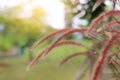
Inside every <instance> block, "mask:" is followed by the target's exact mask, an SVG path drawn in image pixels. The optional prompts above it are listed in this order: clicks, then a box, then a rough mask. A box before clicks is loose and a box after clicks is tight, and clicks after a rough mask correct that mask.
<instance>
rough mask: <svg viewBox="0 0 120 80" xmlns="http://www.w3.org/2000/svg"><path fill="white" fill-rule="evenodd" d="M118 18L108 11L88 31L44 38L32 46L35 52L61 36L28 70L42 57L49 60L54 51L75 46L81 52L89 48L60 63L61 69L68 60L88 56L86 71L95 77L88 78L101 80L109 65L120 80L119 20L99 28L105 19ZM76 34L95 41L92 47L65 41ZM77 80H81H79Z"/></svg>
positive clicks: (80, 30) (85, 29)
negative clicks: (44, 43) (81, 49)
mask: <svg viewBox="0 0 120 80" xmlns="http://www.w3.org/2000/svg"><path fill="white" fill-rule="evenodd" d="M98 2H100V3H98ZM102 2H103V0H98V1H97V2H96V3H95V5H94V7H93V10H95V9H96V8H97V7H98V6H99V5H100V4H101V3H102ZM116 15H120V11H119V10H111V11H107V12H104V13H102V14H100V15H99V16H98V17H96V18H95V19H94V20H93V21H92V23H91V25H90V26H89V27H88V29H87V28H78V29H74V28H66V29H62V30H58V31H55V32H53V33H50V34H48V35H47V36H45V37H43V38H42V39H41V40H39V41H38V42H37V43H36V44H35V45H34V46H33V48H32V49H35V48H36V47H38V46H39V45H41V44H42V43H43V42H44V41H46V40H48V39H50V38H52V37H54V36H55V35H57V34H60V36H59V37H58V38H56V40H55V41H53V42H52V43H51V44H50V45H48V46H47V47H46V48H44V49H43V50H42V51H40V52H39V54H38V55H37V56H36V57H35V58H34V59H33V60H32V62H31V63H30V64H29V65H28V68H27V70H29V69H30V68H31V67H32V66H33V65H34V64H35V63H36V62H38V60H39V59H40V58H41V57H43V56H46V55H47V54H48V53H49V52H50V51H51V50H53V49H54V48H56V47H59V46H64V45H65V46H67V45H72V46H78V47H80V48H81V47H84V48H86V51H85V52H74V53H73V54H70V55H69V56H67V57H65V58H64V59H63V60H62V61H61V62H60V63H59V66H60V65H62V64H64V63H66V62H67V61H68V60H70V59H72V58H74V57H76V56H81V55H83V56H86V58H87V60H90V61H89V63H90V65H88V66H87V67H90V71H92V74H89V75H90V76H91V80H101V79H102V78H101V76H102V75H101V74H102V73H104V72H103V68H105V66H106V65H108V66H109V68H110V69H111V71H112V73H113V74H115V76H114V78H115V79H120V77H119V76H120V74H118V73H120V71H119V69H118V67H120V63H119V62H118V60H120V58H119V53H120V50H119V49H120V47H119V46H120V41H119V39H120V27H119V25H120V20H117V19H116V18H114V20H112V21H108V22H106V24H103V25H102V26H99V27H98V28H97V25H98V24H99V23H100V22H101V21H102V20H103V19H104V18H109V17H113V16H116ZM76 32H77V33H80V34H82V35H83V36H85V37H87V38H89V39H90V40H92V45H91V46H87V45H86V44H82V43H81V42H78V41H75V40H63V39H65V38H66V37H68V36H70V35H71V34H73V33H76ZM92 36H93V37H92ZM116 47H117V48H116ZM114 48H115V49H114ZM92 61H93V64H91V63H92ZM94 63H95V64H94ZM83 66H84V65H83ZM87 70H89V68H87ZM88 72H89V71H88ZM78 75H79V76H81V75H84V72H83V74H78ZM76 80H78V78H77V79H76ZM103 80H104V79H103Z"/></svg>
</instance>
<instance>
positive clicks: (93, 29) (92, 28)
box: [86, 10, 120, 36]
mask: <svg viewBox="0 0 120 80" xmlns="http://www.w3.org/2000/svg"><path fill="white" fill-rule="evenodd" d="M117 15H120V11H119V10H111V11H107V12H103V13H101V14H100V15H99V16H98V17H96V18H95V19H94V20H93V21H92V23H91V25H90V26H89V29H88V31H87V32H86V35H87V36H94V35H95V34H96V32H97V25H98V24H99V23H100V22H101V21H102V20H103V19H104V18H108V17H110V16H117Z"/></svg>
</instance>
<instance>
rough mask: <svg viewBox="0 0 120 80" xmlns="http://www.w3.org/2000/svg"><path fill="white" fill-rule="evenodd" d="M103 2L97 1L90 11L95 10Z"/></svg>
mask: <svg viewBox="0 0 120 80" xmlns="http://www.w3.org/2000/svg"><path fill="white" fill-rule="evenodd" d="M103 1H104V0H97V1H96V2H95V4H94V6H93V8H92V11H95V9H96V8H97V7H98V6H100V4H101V3H102V2H103Z"/></svg>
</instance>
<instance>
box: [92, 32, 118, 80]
mask: <svg viewBox="0 0 120 80" xmlns="http://www.w3.org/2000/svg"><path fill="white" fill-rule="evenodd" d="M119 36H120V32H116V33H115V34H114V35H113V36H112V38H111V39H110V40H108V41H107V43H106V44H105V46H104V47H103V48H102V50H101V53H100V56H99V57H98V59H97V61H96V65H95V68H94V70H93V74H92V75H93V76H92V79H91V80H99V78H100V73H101V70H102V67H103V66H104V64H105V61H106V60H107V58H108V54H109V50H110V49H111V47H112V45H114V41H115V40H116V38H117V37H119Z"/></svg>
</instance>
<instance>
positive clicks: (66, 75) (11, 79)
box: [0, 40, 91, 80]
mask: <svg viewBox="0 0 120 80" xmlns="http://www.w3.org/2000/svg"><path fill="white" fill-rule="evenodd" d="M81 42H82V43H85V44H88V45H91V43H90V42H89V41H87V40H85V41H81ZM45 45H47V43H44V44H43V45H42V46H41V47H40V48H39V49H36V50H35V51H34V56H35V55H37V53H38V52H39V50H41V49H42V48H43V47H44V46H45ZM78 51H81V52H83V51H85V49H84V48H80V47H73V46H69V47H65V46H64V47H63V46H62V47H58V48H55V49H54V50H53V51H51V52H50V53H49V55H47V56H46V57H44V58H43V59H41V60H40V61H39V62H38V64H37V65H35V66H34V67H33V68H32V69H31V70H30V71H26V67H27V65H28V63H29V60H28V57H27V56H28V52H27V51H26V54H25V55H24V56H22V57H12V58H7V59H5V60H4V59H2V60H1V64H2V63H4V65H0V80H34V79H35V80H73V78H74V77H75V75H76V72H77V70H78V69H79V66H80V63H81V61H82V59H83V58H84V57H83V56H77V57H76V58H73V59H71V60H70V61H68V62H67V63H66V64H64V65H62V66H61V67H58V66H57V64H58V63H59V61H61V59H63V58H65V56H68V55H69V54H72V53H74V52H78Z"/></svg>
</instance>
